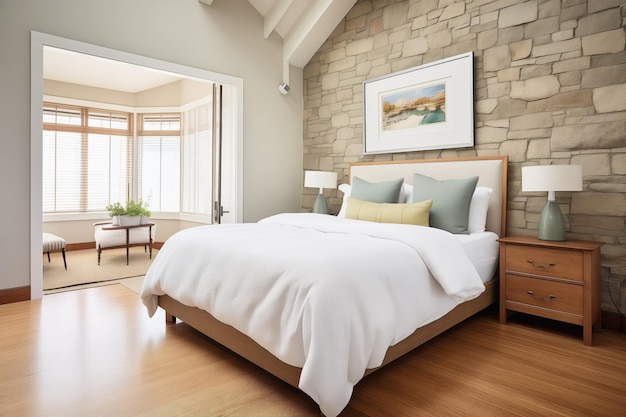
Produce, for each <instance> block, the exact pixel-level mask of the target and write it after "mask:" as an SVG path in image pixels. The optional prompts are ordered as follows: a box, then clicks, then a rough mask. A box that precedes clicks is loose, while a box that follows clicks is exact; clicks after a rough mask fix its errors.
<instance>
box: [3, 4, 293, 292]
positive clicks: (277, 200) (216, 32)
mask: <svg viewBox="0 0 626 417" xmlns="http://www.w3.org/2000/svg"><path fill="white" fill-rule="evenodd" d="M31 31H37V32H42V33H46V34H50V35H55V36H60V37H63V38H68V39H73V40H76V41H80V42H86V43H90V44H94V45H98V46H102V47H106V48H111V49H116V50H120V51H124V52H128V53H132V54H136V55H142V56H147V57H149V58H154V59H158V60H162V61H167V62H172V63H176V64H181V65H186V66H189V67H194V68H199V69H203V70H208V71H212V72H217V73H222V74H228V75H232V76H236V77H239V78H241V79H243V84H244V94H243V100H244V106H243V108H244V129H243V146H244V155H243V162H244V164H243V165H244V168H243V200H244V201H243V205H244V213H243V218H244V221H256V220H258V219H260V218H262V217H265V216H267V215H270V214H274V213H278V212H283V211H299V210H300V193H301V183H302V178H301V176H302V72H301V71H300V70H296V69H294V68H292V70H291V79H290V85H291V87H292V90H291V91H290V93H289V95H287V96H283V95H281V94H280V93H279V92H278V88H277V86H278V84H279V83H280V82H281V80H282V41H281V40H280V38H278V37H276V36H275V35H272V36H270V38H269V39H264V38H263V23H262V19H261V17H260V16H259V15H258V14H257V12H256V11H255V10H254V9H253V8H252V7H251V6H250V4H249V3H248V1H246V0H230V1H216V2H214V3H213V5H212V6H210V7H209V6H204V5H202V4H201V3H199V2H198V1H197V0H177V1H170V0H133V1H132V2H129V1H125V0H110V1H107V2H102V1H95V0H55V1H54V2H51V1H47V0H28V1H23V0H0V57H1V62H2V63H1V64H0V67H1V68H2V71H1V72H0V91H2V94H1V95H0V112H1V114H2V115H3V117H2V124H1V125H0V143H1V146H2V152H0V192H1V193H2V195H3V197H2V201H1V203H0V212H2V216H0V230H2V239H0V289H7V288H15V287H22V286H26V285H29V284H30V276H31V271H30V251H29V245H30V227H31V226H30V218H29V216H30V215H29V212H30V165H29V164H30V152H31V149H30V34H31ZM8 196H11V197H10V198H9V197H8Z"/></svg>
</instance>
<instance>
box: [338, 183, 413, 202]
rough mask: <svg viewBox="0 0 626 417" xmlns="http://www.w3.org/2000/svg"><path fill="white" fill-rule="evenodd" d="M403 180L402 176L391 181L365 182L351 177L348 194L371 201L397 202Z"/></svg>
mask: <svg viewBox="0 0 626 417" xmlns="http://www.w3.org/2000/svg"><path fill="white" fill-rule="evenodd" d="M403 182H404V179H403V178H398V179H397V180H392V181H383V182H367V181H365V180H363V179H361V178H359V177H352V192H351V193H350V195H351V196H352V197H354V198H358V199H359V200H365V201H371V202H372V203H397V202H398V198H400V189H401V188H402V183H403Z"/></svg>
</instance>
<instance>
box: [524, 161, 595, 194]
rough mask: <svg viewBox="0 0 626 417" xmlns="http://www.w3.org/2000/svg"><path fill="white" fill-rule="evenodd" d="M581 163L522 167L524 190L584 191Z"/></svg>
mask: <svg viewBox="0 0 626 417" xmlns="http://www.w3.org/2000/svg"><path fill="white" fill-rule="evenodd" d="M582 189H583V170H582V167H581V166H580V165H537V166H527V167H522V191H582Z"/></svg>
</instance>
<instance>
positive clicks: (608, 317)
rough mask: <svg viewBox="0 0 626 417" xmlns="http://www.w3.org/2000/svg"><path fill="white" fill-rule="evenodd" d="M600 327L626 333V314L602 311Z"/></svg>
mask: <svg viewBox="0 0 626 417" xmlns="http://www.w3.org/2000/svg"><path fill="white" fill-rule="evenodd" d="M601 316H602V317H601V320H602V328H603V329H605V330H616V331H618V332H625V333H626V316H623V315H621V314H619V313H613V312H611V311H602V314H601Z"/></svg>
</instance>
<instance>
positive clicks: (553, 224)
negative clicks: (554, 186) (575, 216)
mask: <svg viewBox="0 0 626 417" xmlns="http://www.w3.org/2000/svg"><path fill="white" fill-rule="evenodd" d="M537 239H539V240H553V241H557V242H562V241H564V240H566V239H567V237H566V233H565V222H564V221H563V215H562V214H561V209H560V208H559V205H558V204H557V202H556V201H550V200H548V202H547V203H546V205H545V206H544V208H543V211H542V212H541V217H540V218H539V226H538V227H537Z"/></svg>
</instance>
